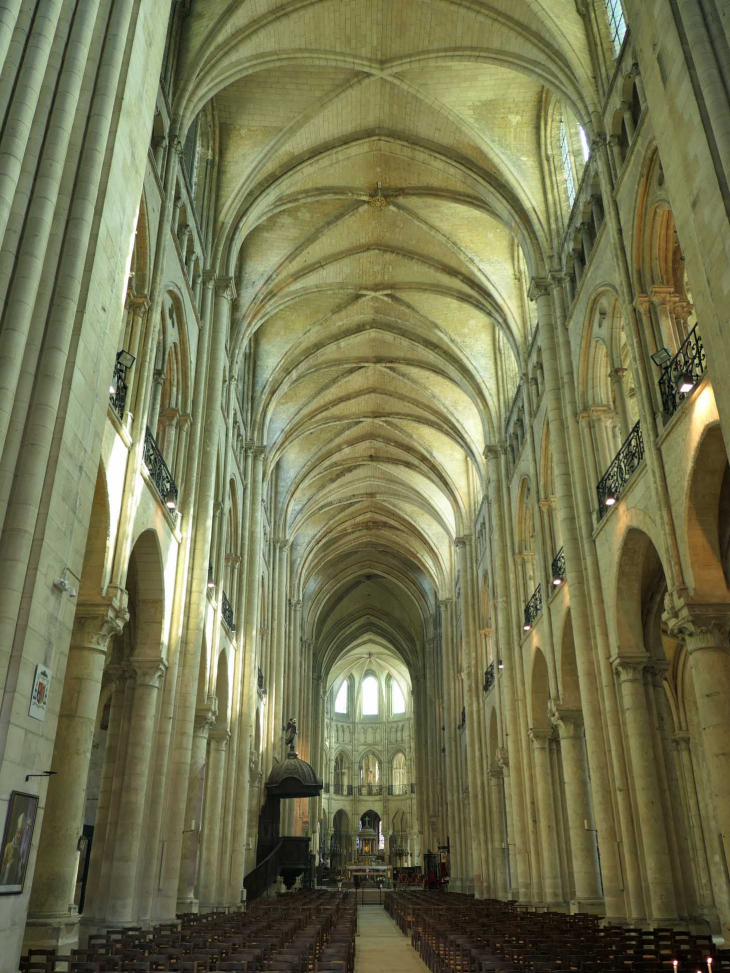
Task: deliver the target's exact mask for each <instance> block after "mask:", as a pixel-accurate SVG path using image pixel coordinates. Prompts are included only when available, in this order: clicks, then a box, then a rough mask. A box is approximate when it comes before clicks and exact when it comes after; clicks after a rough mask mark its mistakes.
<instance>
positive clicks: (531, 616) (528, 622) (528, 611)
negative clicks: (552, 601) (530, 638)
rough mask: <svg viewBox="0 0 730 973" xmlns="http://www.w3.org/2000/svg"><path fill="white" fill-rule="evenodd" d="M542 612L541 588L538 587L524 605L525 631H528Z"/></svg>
mask: <svg viewBox="0 0 730 973" xmlns="http://www.w3.org/2000/svg"><path fill="white" fill-rule="evenodd" d="M541 612H542V586H541V585H538V586H537V588H535V590H534V591H533V593H532V597H531V598H530V600H529V601H528V602H527V604H526V605H525V630H526V631H529V629H531V628H532V626H533V625H534V624H535V620H536V619H537V618H538V616H539V615H540V613H541Z"/></svg>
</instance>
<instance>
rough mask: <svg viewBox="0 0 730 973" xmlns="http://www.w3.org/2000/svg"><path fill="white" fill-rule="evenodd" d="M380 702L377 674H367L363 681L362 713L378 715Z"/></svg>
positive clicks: (364, 714)
mask: <svg viewBox="0 0 730 973" xmlns="http://www.w3.org/2000/svg"><path fill="white" fill-rule="evenodd" d="M378 702H379V701H378V680H377V679H376V678H375V676H366V677H365V679H363V683H362V715H363V716H377V715H378V711H379V705H378Z"/></svg>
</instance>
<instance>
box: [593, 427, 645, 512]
mask: <svg viewBox="0 0 730 973" xmlns="http://www.w3.org/2000/svg"><path fill="white" fill-rule="evenodd" d="M643 459H644V437H643V436H642V434H641V421H639V422H637V423H636V425H635V426H634V428H633V429H632V430H631V432H630V433H629V435H628V438H627V440H626V442H625V443H624V444H623V446H622V447H621V449H620V450H619V451H618V453H617V454H616V458H615V459H614V461H613V462H612V463H611V465H610V466H609V468H608V469H607V470H606V472H605V473H604V475H603V478H602V479H601V480H600V482H599V484H598V486H597V488H596V490H597V493H598V519H599V520H601V519H602V518H603V517H604V516H605V515H606V514H607V513H608V511H609V510H610V509H611V507H613V506H614V505H615V504H616V503H617V502H618V500H619V497H620V496H621V494H622V492H623V490H624V487H625V486H626V484H627V483H628V482H629V480H630V479H631V476H632V474H633V473H635V472H636V470H637V469H638V468H639V466H640V465H641V461H642V460H643Z"/></svg>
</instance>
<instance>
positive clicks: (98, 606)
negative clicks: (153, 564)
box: [71, 589, 129, 653]
mask: <svg viewBox="0 0 730 973" xmlns="http://www.w3.org/2000/svg"><path fill="white" fill-rule="evenodd" d="M128 621H129V611H128V609H127V592H126V591H124V590H123V589H117V591H116V594H115V595H114V596H113V597H112V598H109V599H100V600H99V601H98V602H81V603H80V604H79V605H78V607H77V609H76V614H75V616H74V624H73V632H72V634H71V645H72V646H73V647H76V648H84V649H91V650H92V651H97V652H102V653H106V650H107V646H108V645H109V640H110V639H111V638H113V636H115V635H119V634H120V633H121V631H122V629H123V628H124V626H125V625H126V624H127V622H128Z"/></svg>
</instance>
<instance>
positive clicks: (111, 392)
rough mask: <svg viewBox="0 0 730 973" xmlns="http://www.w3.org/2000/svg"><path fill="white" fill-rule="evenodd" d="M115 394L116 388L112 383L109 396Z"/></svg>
mask: <svg viewBox="0 0 730 973" xmlns="http://www.w3.org/2000/svg"><path fill="white" fill-rule="evenodd" d="M116 394H117V387H116V385H115V384H114V383H113V382H112V384H111V385H110V386H109V395H116Z"/></svg>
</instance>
